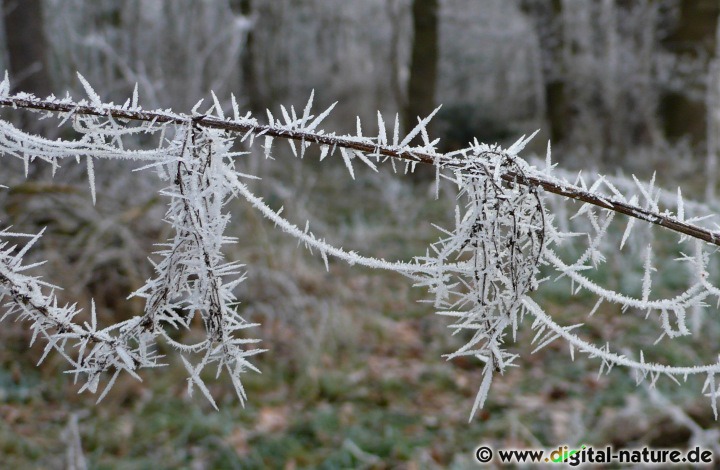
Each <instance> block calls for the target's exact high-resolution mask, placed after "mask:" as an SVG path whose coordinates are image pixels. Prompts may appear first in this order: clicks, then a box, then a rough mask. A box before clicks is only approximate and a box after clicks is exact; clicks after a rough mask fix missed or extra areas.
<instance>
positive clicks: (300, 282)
mask: <svg viewBox="0 0 720 470" xmlns="http://www.w3.org/2000/svg"><path fill="white" fill-rule="evenodd" d="M323 171H324V173H323ZM318 175H319V176H318ZM397 178H401V177H400V176H394V175H381V177H375V176H370V175H368V174H366V173H363V172H360V173H359V176H358V180H357V181H356V182H354V183H353V182H351V180H350V178H349V177H348V176H347V175H344V176H343V175H341V174H340V173H337V172H335V171H334V170H322V171H320V172H319V173H312V172H309V173H308V174H306V175H304V176H296V177H293V181H292V184H291V185H290V186H292V187H293V189H292V190H291V189H282V188H284V187H286V186H284V183H283V184H278V183H277V182H275V183H274V184H268V186H267V187H268V188H275V189H270V190H267V191H266V193H264V195H265V196H266V200H268V201H270V202H271V203H273V204H275V205H278V204H280V205H282V204H286V205H287V208H286V213H290V214H292V216H291V218H293V220H294V221H295V222H296V223H298V224H299V225H301V226H302V225H303V224H304V220H305V218H308V217H309V218H311V227H313V228H314V229H315V231H316V233H318V234H322V236H328V238H329V239H332V240H333V241H335V242H337V243H338V244H340V245H343V246H345V247H349V248H352V249H358V250H359V251H362V252H363V253H367V254H372V255H374V256H381V257H385V258H388V259H409V258H411V257H412V256H413V255H422V254H424V252H425V249H426V247H427V244H428V243H429V242H432V241H434V240H435V239H437V236H438V232H437V231H436V230H435V229H433V228H432V227H431V225H430V222H434V221H439V222H440V223H441V225H442V224H445V223H446V222H447V220H449V217H450V216H451V214H452V212H451V211H450V214H446V212H448V210H447V209H448V208H449V207H451V202H452V199H453V198H452V196H445V197H444V198H443V197H441V199H440V200H439V201H434V197H433V195H432V189H429V187H430V186H431V185H429V184H428V185H425V184H420V185H412V184H409V183H394V182H393V181H394V180H395V179H397ZM337 181H344V183H342V184H338V183H337ZM426 186H427V187H426ZM273 198H275V199H273ZM424 201H427V202H424ZM390 202H392V203H390ZM308 208H312V211H307V209H308ZM231 210H232V211H234V212H233V213H235V212H237V214H238V216H237V219H242V220H241V221H240V222H239V223H240V224H244V225H243V228H242V230H243V232H242V233H243V237H241V238H242V239H248V240H251V241H249V242H248V243H246V244H244V245H243V246H238V247H237V248H236V249H232V250H235V251H232V252H231V253H229V254H228V256H229V257H230V258H233V259H238V260H242V262H245V263H247V265H248V266H247V269H248V274H249V278H248V281H247V282H246V283H245V284H244V285H243V286H244V287H242V288H241V289H240V290H241V291H240V293H239V296H240V300H241V301H242V304H241V305H240V307H239V308H240V311H242V312H245V313H246V314H247V316H248V318H250V319H252V320H253V321H258V322H260V323H262V326H261V327H260V328H259V329H258V330H257V331H258V333H257V334H258V335H259V337H261V338H262V339H263V343H262V345H263V347H265V348H267V349H268V350H269V351H268V352H266V353H264V354H262V355H260V356H258V358H257V360H256V362H255V363H256V365H257V366H258V367H259V368H260V370H261V371H262V374H256V373H252V372H250V373H248V374H247V375H246V378H245V387H246V390H247V392H248V396H249V401H248V403H247V404H246V406H245V407H244V408H243V407H241V406H240V404H239V402H238V400H237V397H236V396H235V395H234V392H233V390H232V386H231V385H230V384H229V383H228V381H227V380H226V378H225V377H223V376H221V377H220V378H219V379H217V380H216V379H215V378H214V377H211V376H209V377H207V380H206V383H207V384H208V386H209V388H210V391H211V393H212V394H213V396H214V397H215V398H216V401H217V403H218V405H219V407H220V411H215V410H214V409H213V408H212V407H211V406H210V404H209V403H207V402H206V400H205V399H204V398H203V397H202V395H201V394H196V395H195V396H192V397H189V396H188V394H187V381H186V371H185V369H184V367H183V366H182V363H181V361H180V360H179V358H178V357H177V355H175V354H173V353H172V352H171V351H162V352H165V353H167V354H168V356H167V360H168V363H169V366H168V367H166V368H163V369H158V370H148V371H144V372H142V373H141V376H142V379H143V381H142V382H138V381H136V380H134V379H132V378H131V377H121V378H120V379H118V382H117V384H116V385H115V387H114V388H113V390H112V391H111V392H110V393H109V394H108V396H107V397H106V398H105V399H104V401H102V402H101V403H99V404H95V397H93V396H92V395H90V394H87V393H83V394H79V395H78V394H77V390H78V388H79V386H78V385H75V384H73V383H72V377H70V376H69V375H67V374H63V370H64V369H65V368H66V364H65V363H64V362H63V361H62V360H61V358H59V357H58V356H57V355H56V354H54V355H53V354H51V357H50V359H48V360H47V361H46V362H44V363H43V364H42V365H41V366H40V367H36V365H35V364H36V363H37V361H38V359H39V358H40V356H41V355H42V349H43V346H42V343H41V342H38V344H36V345H34V346H32V347H30V348H29V347H28V344H29V339H30V337H29V333H28V332H27V331H26V330H25V329H23V326H22V325H20V324H17V323H11V322H5V323H3V325H2V327H3V328H2V332H1V333H0V338H1V340H2V344H3V347H2V348H1V349H0V418H1V419H0V460H1V461H2V465H1V466H3V467H4V468H18V469H22V468H66V467H67V466H68V462H69V460H68V459H72V455H71V454H72V451H73V449H75V450H78V446H79V448H80V449H81V451H82V454H83V455H84V459H85V460H86V462H87V464H88V466H89V468H113V469H115V468H128V469H130V468H132V469H138V468H148V469H156V468H243V469H245V468H258V469H260V468H285V469H295V468H298V469H299V468H328V469H329V468H409V469H414V468H418V469H419V468H458V469H459V468H476V465H477V463H476V460H475V450H476V449H477V448H478V447H479V446H480V445H489V446H491V447H493V448H495V449H502V448H508V449H509V448H542V449H555V448H557V447H559V446H564V445H567V446H569V448H571V449H572V448H575V447H576V446H580V445H594V446H597V447H604V446H605V445H614V446H616V447H637V446H641V445H648V446H652V447H677V448H686V447H688V446H689V445H690V443H689V441H688V440H689V438H690V436H691V433H690V431H689V429H688V427H687V425H685V424H682V423H679V422H677V420H676V419H674V418H673V417H672V413H671V411H670V406H669V405H667V404H664V403H663V402H662V398H661V399H658V398H657V397H656V398H654V399H653V398H651V395H649V392H648V391H647V389H646V388H644V386H643V385H640V386H636V385H635V381H634V379H633V378H632V377H631V376H629V374H628V373H627V372H626V371H624V370H618V369H614V370H612V371H611V372H610V374H608V375H598V368H599V365H600V363H599V362H598V361H596V360H593V359H588V358H587V357H586V356H584V355H580V354H577V353H576V354H575V360H574V361H573V360H572V359H571V357H570V354H569V350H568V347H567V345H565V344H564V343H561V342H555V343H552V344H551V345H550V346H548V347H546V348H544V349H542V350H540V351H538V352H535V353H533V352H532V351H533V349H534V347H535V346H534V345H533V344H532V339H533V336H534V332H533V331H531V330H530V328H529V326H530V323H531V319H529V318H525V319H524V322H523V327H522V328H521V329H520V331H519V333H518V337H517V339H516V340H515V341H512V340H511V339H509V342H510V344H509V348H510V349H511V350H512V351H513V352H516V353H517V354H519V355H520V359H519V360H518V361H517V362H518V364H519V367H517V368H512V369H510V370H508V371H506V372H505V373H504V374H503V375H498V376H496V378H495V380H494V381H493V384H492V388H491V390H490V395H489V398H488V401H487V402H486V404H485V407H484V408H483V409H482V410H480V411H479V412H478V414H477V416H476V417H475V418H474V419H473V420H472V421H471V422H468V418H469V415H470V410H471V407H472V403H473V400H474V397H475V394H476V392H477V389H478V386H479V384H480V378H481V377H480V375H481V374H480V372H481V365H480V363H479V362H476V361H471V360H461V359H457V360H452V361H446V360H445V359H444V358H443V357H442V356H443V354H447V353H450V352H452V351H453V350H454V349H453V348H457V347H458V346H459V345H460V344H461V343H460V342H459V338H455V337H452V336H451V331H450V330H448V329H447V328H446V325H447V324H448V322H447V321H446V319H444V318H442V317H439V316H436V315H433V313H432V309H431V305H430V304H426V303H422V302H419V301H420V300H422V299H424V298H425V295H426V292H424V291H422V290H421V289H419V288H413V287H412V283H411V281H410V280H408V279H406V278H404V277H402V276H400V275H397V274H394V273H387V272H377V271H370V270H368V269H364V268H357V267H350V266H347V265H345V264H343V263H342V262H339V261H331V263H330V270H329V271H325V268H324V265H323V262H322V260H320V259H319V257H313V256H312V255H310V254H308V253H307V252H306V251H305V250H304V249H303V248H302V247H298V246H297V243H296V242H295V241H294V240H292V239H291V238H290V237H288V236H286V235H285V234H282V233H279V232H278V231H277V230H275V229H274V228H273V227H272V225H271V224H269V223H266V221H262V220H260V219H259V216H257V215H254V214H253V213H252V211H251V210H250V209H249V208H248V207H247V206H246V205H244V204H241V203H238V204H237V205H234V206H232V208H231ZM309 212H313V213H321V214H322V216H321V217H319V219H318V220H319V221H320V222H317V225H316V224H313V220H314V219H313V218H312V217H314V216H316V215H317V214H309ZM238 230H240V229H238ZM51 277H52V276H51ZM548 282H550V281H548ZM535 298H536V299H537V300H538V302H539V303H541V305H543V306H544V308H545V309H546V310H547V311H548V312H549V313H551V314H552V315H553V316H554V317H555V318H556V319H557V321H558V322H559V323H561V324H565V325H568V324H574V323H578V322H584V323H585V327H584V329H583V331H584V335H585V336H584V337H586V338H588V339H592V340H595V341H604V339H607V338H621V339H622V341H623V344H624V345H626V346H634V345H638V344H643V345H644V344H648V343H652V341H654V340H655V338H656V336H657V330H654V331H650V328H648V327H646V323H645V322H643V321H642V314H640V315H636V314H635V313H633V315H630V314H629V313H626V314H621V312H619V311H618V310H617V309H613V307H612V306H602V307H601V308H600V309H599V311H597V312H596V313H595V314H594V315H593V316H592V317H588V316H587V313H588V312H589V311H590V310H591V309H592V307H593V305H594V299H592V298H590V297H589V296H583V295H582V294H579V295H577V296H574V297H573V296H571V295H570V289H569V287H567V288H562V289H560V288H549V289H547V290H545V291H543V289H542V288H541V289H540V292H538V293H537V295H535ZM653 335H655V336H653ZM712 346H713V345H712V344H709V345H705V346H701V347H700V349H702V350H698V349H695V350H693V352H692V354H690V353H688V350H687V345H685V344H683V343H680V344H679V345H678V346H677V347H676V349H672V348H670V349H667V350H666V351H665V353H666V359H667V361H668V362H672V361H680V362H682V361H684V360H687V359H688V357H689V359H694V358H695V355H702V354H704V355H705V357H713V354H715V352H713V351H712ZM701 387H702V382H701V381H700V380H692V379H690V380H688V383H687V384H684V385H683V386H677V385H675V384H673V383H671V382H670V381H667V380H661V381H660V383H659V387H658V388H659V391H660V392H661V393H662V396H663V397H665V398H666V399H667V400H669V402H670V403H673V404H674V405H673V406H675V405H676V406H678V407H679V408H680V409H682V410H684V412H685V413H686V414H687V415H688V416H689V417H691V418H692V419H694V420H695V422H696V423H698V424H699V425H700V426H702V427H706V428H711V427H712V428H715V427H717V424H716V422H715V421H714V419H713V416H712V410H711V407H710V404H709V402H708V400H707V399H706V398H704V397H702V396H701V394H700V393H699V390H700V389H701ZM73 420H76V421H77V427H76V428H75V427H74V426H73V425H72V422H73Z"/></svg>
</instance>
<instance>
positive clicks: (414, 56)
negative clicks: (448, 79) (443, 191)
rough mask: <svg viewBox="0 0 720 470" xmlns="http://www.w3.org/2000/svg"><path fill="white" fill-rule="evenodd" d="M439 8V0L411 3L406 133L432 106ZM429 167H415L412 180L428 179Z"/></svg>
mask: <svg viewBox="0 0 720 470" xmlns="http://www.w3.org/2000/svg"><path fill="white" fill-rule="evenodd" d="M438 9H439V5H438V0H413V3H412V17H413V31H414V36H413V43H412V52H411V57H410V76H409V77H408V85H407V99H406V101H405V106H404V107H403V113H402V114H403V127H404V131H405V132H410V130H412V129H413V128H414V127H415V126H416V125H417V123H418V120H417V119H418V117H420V118H424V117H426V116H427V115H428V114H430V113H431V112H432V111H433V110H434V109H435V88H436V83H437V72H438V58H439V53H438V49H439V41H438V39H439V24H438ZM432 127H433V126H432V122H431V124H430V125H429V126H428V133H429V134H430V135H432ZM418 139H419V137H416V138H415V139H414V140H415V141H417V140H418ZM412 143H414V142H412ZM412 143H411V144H412ZM431 170H432V168H429V167H424V165H418V166H416V167H415V171H414V173H413V179H414V180H415V182H420V181H423V180H430V179H432V177H433V176H434V174H435V173H434V171H431Z"/></svg>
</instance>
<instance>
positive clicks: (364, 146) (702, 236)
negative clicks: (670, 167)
mask: <svg viewBox="0 0 720 470" xmlns="http://www.w3.org/2000/svg"><path fill="white" fill-rule="evenodd" d="M0 106H9V107H13V108H27V109H34V110H40V111H49V112H56V113H73V114H83V115H93V116H108V117H113V118H115V119H127V120H135V121H154V122H159V123H173V124H189V123H194V124H195V125H200V126H204V127H208V128H213V129H222V130H225V131H228V132H236V133H248V132H251V133H253V134H255V135H256V136H263V135H264V136H270V137H278V138H283V139H290V140H295V141H299V142H305V143H315V144H318V145H327V146H329V147H331V148H337V147H340V148H347V149H353V150H358V151H360V152H365V153H369V154H371V155H373V156H378V157H388V158H395V159H400V160H405V161H410V162H417V163H425V164H435V163H437V162H442V163H443V165H445V166H448V167H453V166H455V165H456V166H458V167H460V166H463V165H462V157H461V156H457V152H452V153H450V154H439V153H435V154H431V153H427V152H422V151H413V150H412V149H406V148H399V147H395V146H387V145H377V144H372V143H368V142H367V141H359V140H357V139H353V138H351V137H339V136H335V135H329V134H317V133H313V132H303V131H300V130H293V129H287V128H283V127H281V126H269V125H263V124H259V123H258V122H257V121H256V120H255V119H246V120H229V119H225V120H223V119H220V118H218V117H214V116H205V115H199V116H188V115H185V114H176V113H171V112H165V111H144V110H141V109H128V108H124V107H120V106H111V105H103V106H102V107H99V108H98V107H93V106H88V105H81V104H78V103H74V102H71V101H67V100H62V101H59V100H42V99H37V98H32V97H23V96H21V97H18V96H8V97H6V98H2V99H0ZM454 161H455V162H457V163H456V164H454V163H453V162H454ZM502 178H503V179H504V180H506V181H508V182H517V183H521V184H529V185H533V186H537V187H540V188H543V189H544V190H545V191H547V192H550V193H553V194H557V195H560V196H564V197H567V198H570V199H575V200H577V201H580V202H584V203H587V204H592V205H594V206H597V207H600V208H602V209H608V210H612V211H614V212H618V213H620V214H623V215H626V216H628V217H634V218H636V219H640V220H643V221H645V222H649V223H652V224H655V225H659V226H661V227H665V228H667V229H669V230H672V231H674V232H677V233H681V234H683V235H687V236H689V237H692V238H696V239H699V240H702V241H705V242H707V243H710V244H712V245H717V246H720V232H716V231H712V230H708V229H706V228H703V227H700V226H697V225H694V224H691V223H688V222H685V221H683V220H680V219H678V218H676V217H673V216H670V215H668V214H666V213H660V212H655V211H651V210H648V209H645V208H643V207H640V206H637V205H633V204H629V203H628V202H625V201H622V200H619V199H617V198H609V197H605V196H602V195H599V194H596V193H593V192H590V191H587V190H585V189H583V188H581V187H579V186H576V185H573V184H569V183H567V182H565V181H561V180H556V179H553V178H550V177H548V176H546V175H541V174H537V173H536V174H533V173H526V174H524V175H518V174H516V173H514V172H512V171H509V172H506V173H504V174H503V175H502Z"/></svg>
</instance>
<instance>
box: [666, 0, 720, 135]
mask: <svg viewBox="0 0 720 470" xmlns="http://www.w3.org/2000/svg"><path fill="white" fill-rule="evenodd" d="M719 15H720V2H718V0H681V2H680V18H679V21H678V24H677V26H676V28H675V30H674V31H673V32H672V33H671V34H670V35H669V36H668V37H666V38H665V39H664V40H663V42H662V43H663V46H664V47H665V48H666V49H667V50H668V51H670V52H672V53H673V54H675V55H677V56H678V57H682V56H689V57H692V58H695V59H700V60H703V59H704V57H703V55H704V54H705V53H707V56H708V57H710V58H712V57H713V56H714V54H715V42H716V41H715V33H716V30H717V25H718V16H719ZM705 94H706V93H705V91H704V90H703V91H701V92H700V93H697V96H695V97H693V96H689V95H688V94H686V93H683V92H682V91H670V92H667V93H665V94H664V95H663V96H662V98H661V103H660V113H661V116H662V119H663V126H664V132H665V136H666V137H667V138H668V139H670V140H677V139H679V138H682V137H685V136H688V137H690V139H691V142H692V143H693V144H695V145H697V144H700V143H701V142H702V141H703V140H704V139H705V138H706V137H707V135H706V134H707V108H706V103H705V101H704V97H705Z"/></svg>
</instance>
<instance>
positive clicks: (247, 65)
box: [230, 0, 268, 115]
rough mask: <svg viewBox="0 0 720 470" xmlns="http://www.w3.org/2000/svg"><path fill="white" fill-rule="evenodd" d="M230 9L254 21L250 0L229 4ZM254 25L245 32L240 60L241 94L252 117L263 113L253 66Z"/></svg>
mask: <svg viewBox="0 0 720 470" xmlns="http://www.w3.org/2000/svg"><path fill="white" fill-rule="evenodd" d="M230 7H231V8H232V9H233V11H234V12H236V13H240V14H241V15H242V16H244V17H246V18H249V19H250V21H254V17H253V13H254V10H253V4H252V0H234V1H232V2H231V3H230ZM253 28H254V25H253V26H251V29H250V30H249V31H248V32H247V37H246V40H245V47H244V48H243V51H242V56H241V58H240V67H241V68H242V82H243V92H244V94H245V99H246V100H247V104H248V108H250V111H252V113H253V114H254V115H259V114H261V113H263V112H264V111H265V106H267V105H268V104H267V103H265V102H264V100H263V96H262V93H261V90H260V86H259V84H258V78H257V69H256V65H255V35H254V34H253Z"/></svg>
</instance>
